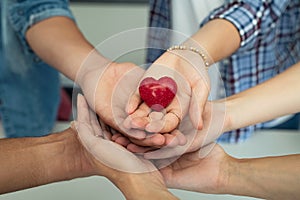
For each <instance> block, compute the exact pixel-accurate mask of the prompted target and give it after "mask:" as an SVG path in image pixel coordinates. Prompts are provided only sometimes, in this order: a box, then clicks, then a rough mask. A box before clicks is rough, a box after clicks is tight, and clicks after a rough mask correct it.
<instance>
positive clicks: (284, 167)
mask: <svg viewBox="0 0 300 200" xmlns="http://www.w3.org/2000/svg"><path fill="white" fill-rule="evenodd" d="M231 166H232V168H230V171H229V173H230V176H229V177H228V184H227V185H226V189H225V193H227V194H235V195H243V196H252V197H258V198H263V199H296V198H297V197H299V195H300V190H299V184H300V175H299V174H300V167H299V166H300V155H289V156H278V157H265V158H253V159H235V160H234V161H232V163H231Z"/></svg>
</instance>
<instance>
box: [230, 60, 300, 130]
mask: <svg viewBox="0 0 300 200" xmlns="http://www.w3.org/2000/svg"><path fill="white" fill-rule="evenodd" d="M299 75H300V62H299V63H297V64H295V65H294V66H292V67H291V68H289V69H287V70H286V71H285V72H283V73H281V74H279V75H277V76H276V77H274V78H272V79H270V80H268V81H266V82H264V83H262V84H260V85H257V86H256V87H253V88H250V89H248V90H246V91H244V92H241V93H239V94H236V95H233V96H231V97H229V98H227V99H226V100H225V104H226V110H227V117H226V118H227V120H226V121H227V123H226V127H225V131H227V130H233V129H237V128H241V127H245V126H249V125H252V124H256V123H259V122H264V121H268V120H271V119H273V118H276V117H279V116H283V115H287V114H292V113H297V112H299V111H300V103H299V102H300V93H299V91H300V79H299ZM241 116H243V117H241Z"/></svg>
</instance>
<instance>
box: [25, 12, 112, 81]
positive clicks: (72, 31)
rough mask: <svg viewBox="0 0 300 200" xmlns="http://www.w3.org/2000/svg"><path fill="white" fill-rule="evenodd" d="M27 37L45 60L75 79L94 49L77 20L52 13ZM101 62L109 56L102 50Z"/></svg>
mask: <svg viewBox="0 0 300 200" xmlns="http://www.w3.org/2000/svg"><path fill="white" fill-rule="evenodd" d="M26 39H27V42H28V43H29V45H30V47H31V48H32V49H33V51H34V52H35V53H36V54H37V55H38V56H39V57H40V58H41V59H42V60H44V61H45V62H46V63H48V64H49V65H51V66H53V67H54V68H56V69H57V70H59V71H60V72H62V73H63V74H64V75H66V76H67V77H69V78H70V79H72V80H75V78H76V74H77V72H78V70H79V68H80V66H81V64H82V63H83V61H84V60H85V59H86V58H87V56H88V55H89V53H91V51H92V50H93V49H94V47H93V46H92V45H91V44H90V43H89V42H88V41H87V40H86V39H85V38H84V36H83V35H82V33H81V32H80V30H79V29H78V27H77V26H76V24H75V23H74V21H72V20H71V19H69V18H67V17H52V18H49V19H46V20H43V21H41V22H39V23H37V24H35V25H33V26H32V27H31V28H29V29H28V31H27V33H26ZM102 59H103V61H102ZM101 62H103V63H106V59H104V58H103V57H101V55H100V54H99V63H98V64H99V66H101Z"/></svg>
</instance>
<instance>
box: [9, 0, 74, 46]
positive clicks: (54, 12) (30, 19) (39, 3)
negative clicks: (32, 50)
mask: <svg viewBox="0 0 300 200" xmlns="http://www.w3.org/2000/svg"><path fill="white" fill-rule="evenodd" d="M54 16H65V17H68V18H70V19H72V20H74V21H75V19H74V17H73V15H72V12H71V10H70V8H69V1H68V0H34V1H32V0H18V1H15V2H14V3H10V4H9V5H8V16H7V17H8V20H9V23H10V25H11V27H12V29H13V31H14V32H15V33H16V34H17V36H18V38H19V39H20V42H21V44H22V45H23V47H25V49H29V46H28V45H27V42H26V38H25V34H26V31H27V30H28V28H30V27H31V26H32V25H34V24H36V23H38V22H40V21H42V20H45V19H47V18H50V17H54Z"/></svg>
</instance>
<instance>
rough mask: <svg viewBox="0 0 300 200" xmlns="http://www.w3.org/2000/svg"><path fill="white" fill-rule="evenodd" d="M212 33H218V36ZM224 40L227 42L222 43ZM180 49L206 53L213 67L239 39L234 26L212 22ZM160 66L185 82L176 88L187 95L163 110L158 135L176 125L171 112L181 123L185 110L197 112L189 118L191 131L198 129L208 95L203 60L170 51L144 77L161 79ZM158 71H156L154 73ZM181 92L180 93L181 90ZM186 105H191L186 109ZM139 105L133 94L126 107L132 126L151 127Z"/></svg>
mask: <svg viewBox="0 0 300 200" xmlns="http://www.w3.org/2000/svg"><path fill="white" fill-rule="evenodd" d="M216 30H222V35H220V34H219V32H218V31H216ZM224 38H227V39H226V40H224ZM182 45H185V46H187V47H195V48H196V49H203V50H204V52H205V53H206V57H207V61H208V62H209V63H213V62H218V61H220V60H222V59H224V58H226V57H228V56H230V55H231V54H232V53H234V52H235V51H236V50H237V49H238V48H239V46H240V35H239V33H238V30H237V29H236V28H235V26H234V25H233V24H231V23H230V22H228V21H227V20H223V19H215V20H212V21H210V22H208V23H207V24H206V25H205V26H203V27H202V28H201V29H199V31H198V32H196V33H195V34H194V35H193V36H192V37H191V38H189V39H188V40H187V41H186V42H184V43H183V44H182ZM162 66H163V67H166V68H168V69H170V71H172V72H173V73H178V74H179V75H181V76H182V77H183V78H184V79H185V81H180V83H179V84H177V85H181V84H187V86H188V87H189V88H190V91H189V92H185V94H186V97H181V98H180V97H178V98H177V102H176V100H175V102H174V103H173V104H171V105H170V106H168V107H167V114H166V115H165V118H164V119H163V120H164V122H165V123H164V126H163V127H161V128H160V130H159V131H160V132H162V133H166V132H170V131H172V130H174V129H175V128H176V127H177V125H178V124H179V120H178V119H177V118H176V116H174V115H172V112H175V113H176V115H178V116H179V118H181V119H182V118H183V117H184V116H185V115H186V114H187V111H185V109H190V111H195V110H197V111H198V112H197V114H195V115H194V114H193V113H195V112H190V118H191V121H192V123H193V125H194V126H195V128H197V129H202V128H203V119H202V113H203V112H204V106H205V102H206V101H207V97H208V93H209V91H210V86H209V78H208V77H207V73H206V71H205V65H204V62H203V59H202V58H201V57H200V56H199V55H198V54H196V53H195V52H192V51H190V50H173V51H171V52H166V53H164V54H163V55H162V56H161V57H159V58H158V59H157V60H156V61H155V62H154V63H153V64H152V66H150V68H149V69H148V70H147V72H146V74H145V75H144V77H148V76H153V77H156V76H158V75H161V76H163V75H165V74H167V73H166V70H162ZM158 68H159V70H157V69H158ZM176 78H178V77H176ZM175 80H176V81H178V80H177V79H175ZM179 80H180V79H179ZM181 90H182V91H184V89H181ZM179 92H180V90H179ZM181 96H182V95H181ZM178 101H179V102H178ZM190 101H191V105H189V102H190ZM140 103H141V100H140V97H139V94H138V92H136V93H135V94H134V95H133V96H132V97H131V99H130V102H129V104H128V106H127V111H128V113H129V114H131V115H132V116H133V117H132V118H133V120H132V121H133V122H132V124H135V126H136V124H139V126H140V128H145V127H147V126H148V127H149V126H150V127H151V120H149V119H148V118H147V116H148V114H149V111H150V110H149V108H148V109H147V108H146V107H145V106H143V104H142V106H140V107H138V106H139V104H140ZM179 104H180V105H179ZM189 106H190V107H189ZM199 113H200V118H199ZM141 118H142V120H141ZM136 121H138V122H136ZM156 131H157V130H156Z"/></svg>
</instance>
